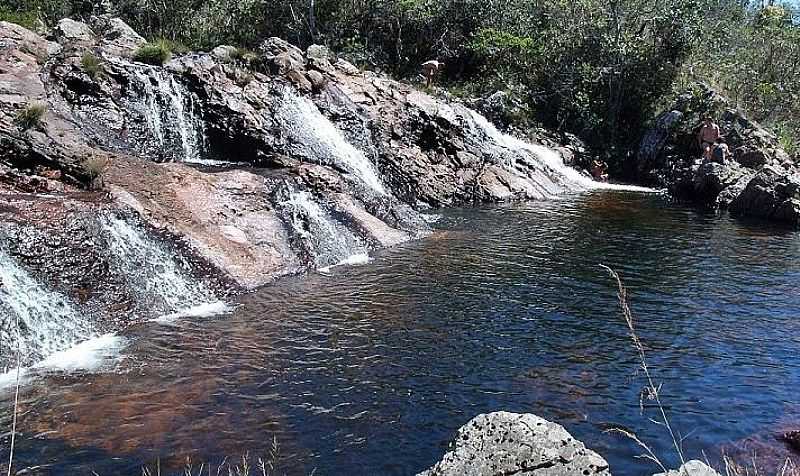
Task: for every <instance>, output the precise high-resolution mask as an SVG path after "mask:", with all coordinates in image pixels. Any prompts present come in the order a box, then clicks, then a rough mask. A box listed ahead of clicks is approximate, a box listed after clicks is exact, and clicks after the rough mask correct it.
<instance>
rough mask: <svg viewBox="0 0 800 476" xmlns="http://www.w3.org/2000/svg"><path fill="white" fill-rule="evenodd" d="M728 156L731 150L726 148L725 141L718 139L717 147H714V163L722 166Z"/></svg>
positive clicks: (721, 138)
mask: <svg viewBox="0 0 800 476" xmlns="http://www.w3.org/2000/svg"><path fill="white" fill-rule="evenodd" d="M730 155H731V150H730V149H729V148H728V144H726V143H725V139H724V138H723V137H720V138H718V139H717V145H716V146H714V158H713V160H714V162H719V163H720V164H724V163H725V162H726V161H727V160H728V158H729V157H730Z"/></svg>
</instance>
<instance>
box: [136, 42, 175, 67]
mask: <svg viewBox="0 0 800 476" xmlns="http://www.w3.org/2000/svg"><path fill="white" fill-rule="evenodd" d="M171 57H172V50H171V49H170V45H169V44H168V43H167V42H166V41H163V40H159V41H156V42H154V43H147V44H145V45H143V46H142V47H140V48H139V49H138V50H136V52H135V53H134V54H133V59H134V60H136V61H139V62H140V63H147V64H151V65H153V66H162V65H163V64H164V63H166V62H167V61H169V59H170V58H171Z"/></svg>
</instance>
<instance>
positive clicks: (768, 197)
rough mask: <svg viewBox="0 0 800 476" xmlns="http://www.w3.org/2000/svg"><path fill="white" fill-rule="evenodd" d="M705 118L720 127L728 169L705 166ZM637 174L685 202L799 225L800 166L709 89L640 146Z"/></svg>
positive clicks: (680, 105) (678, 108)
mask: <svg viewBox="0 0 800 476" xmlns="http://www.w3.org/2000/svg"><path fill="white" fill-rule="evenodd" d="M705 115H710V116H711V117H712V118H713V119H714V120H715V121H716V122H717V123H718V125H719V126H720V129H721V131H722V134H723V136H724V137H725V140H726V142H727V144H728V146H729V147H730V150H731V152H732V157H731V159H730V160H727V161H726V162H725V163H724V164H721V163H702V159H701V152H700V150H699V147H698V145H697V143H696V134H697V131H698V130H699V125H700V122H701V118H702V117H703V116H705ZM636 169H637V173H638V175H639V178H640V179H641V180H644V181H647V182H651V183H653V184H656V185H659V186H665V187H667V188H669V189H670V191H671V192H672V193H673V194H674V195H676V196H678V197H680V198H684V199H688V200H691V201H694V202H698V203H701V204H705V205H710V206H716V207H720V208H729V207H730V208H731V211H732V212H734V213H736V214H737V215H741V216H752V217H758V218H764V219H769V220H772V221H780V222H785V223H788V224H791V225H797V218H796V205H795V204H794V203H793V202H792V200H793V195H792V190H793V189H792V186H791V185H790V184H791V183H794V182H795V181H796V180H797V179H796V177H797V174H798V172H799V169H798V167H797V165H796V163H795V161H794V160H793V159H792V158H791V157H790V156H789V155H788V154H787V153H786V152H785V151H784V150H783V149H782V148H781V147H780V144H779V142H778V139H777V138H776V137H775V136H774V135H773V134H772V133H770V132H769V131H767V130H766V129H764V128H763V127H761V126H760V125H759V124H758V123H756V122H754V121H752V120H750V119H748V118H747V117H746V116H745V115H744V114H743V113H742V112H741V111H738V110H736V109H735V108H733V107H732V106H731V104H730V103H729V102H728V101H727V99H725V98H724V97H722V96H721V95H719V94H718V93H717V92H716V91H714V90H713V89H711V88H710V87H708V86H707V85H704V84H697V85H696V86H695V87H694V88H693V90H691V91H689V92H687V93H685V94H683V95H681V96H680V97H678V99H677V100H676V101H675V104H673V106H672V107H671V108H670V109H668V110H667V111H665V112H664V113H662V114H661V115H659V116H658V118H657V119H656V120H655V122H654V124H653V126H652V127H651V129H650V130H649V131H648V132H647V133H646V134H645V136H644V137H643V139H642V141H641V143H640V146H639V151H638V155H637V160H636ZM767 169H769V171H766V170H767ZM751 183H752V186H750V184H751Z"/></svg>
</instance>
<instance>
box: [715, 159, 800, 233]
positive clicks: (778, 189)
mask: <svg viewBox="0 0 800 476" xmlns="http://www.w3.org/2000/svg"><path fill="white" fill-rule="evenodd" d="M730 210H731V212H732V213H734V214H735V215H740V216H751V217H758V218H767V219H771V220H775V221H781V222H786V223H789V224H792V225H795V226H797V225H800V174H796V173H789V172H787V171H786V170H784V169H781V168H778V167H773V166H767V167H764V168H762V169H761V171H760V172H759V173H758V174H756V176H755V177H754V178H753V179H752V180H751V181H750V183H748V184H747V186H746V187H745V188H744V190H743V191H742V193H741V194H739V196H738V197H736V198H735V199H734V200H733V201H732V202H731V204H730Z"/></svg>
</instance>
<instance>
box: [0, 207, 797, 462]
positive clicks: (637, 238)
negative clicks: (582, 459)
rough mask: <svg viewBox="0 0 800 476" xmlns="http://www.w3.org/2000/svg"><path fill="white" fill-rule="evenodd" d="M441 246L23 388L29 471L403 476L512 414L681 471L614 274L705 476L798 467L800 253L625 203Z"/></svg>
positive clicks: (146, 329)
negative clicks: (734, 460)
mask: <svg viewBox="0 0 800 476" xmlns="http://www.w3.org/2000/svg"><path fill="white" fill-rule="evenodd" d="M437 227H438V228H439V229H440V230H441V231H439V232H437V233H436V234H434V235H433V236H432V237H430V238H429V239H425V240H421V241H418V242H414V243H410V244H406V245H404V246H401V247H398V248H395V249H392V250H388V251H385V252H382V253H380V254H378V255H377V256H375V257H374V258H375V259H374V260H373V262H372V263H370V264H368V265H365V266H359V267H349V268H334V270H333V271H332V272H331V273H330V274H329V275H324V274H314V275H310V276H304V277H297V278H291V279H287V280H284V281H281V282H280V283H279V284H277V285H274V286H270V287H267V288H264V289H262V290H261V291H259V292H256V293H254V294H251V295H246V296H243V297H241V298H239V299H238V301H237V303H236V304H237V307H236V309H235V310H234V311H233V312H232V313H231V314H229V315H226V316H216V317H208V318H195V319H182V320H178V321H176V322H174V323H172V324H169V325H164V324H156V323H149V324H146V325H142V326H140V327H137V328H134V329H130V330H128V331H126V333H125V334H124V337H125V338H126V339H127V340H128V345H127V347H126V348H125V349H124V350H123V351H122V360H121V361H120V362H119V363H118V364H117V365H116V368H115V369H114V370H106V371H100V372H96V373H88V374H86V373H84V374H81V373H78V374H76V373H72V374H56V375H50V376H46V377H41V378H39V380H37V381H36V382H34V383H33V384H30V385H28V386H25V387H23V389H22V395H21V399H22V402H23V403H22V406H21V411H22V413H21V417H20V428H21V431H22V432H23V436H22V437H21V438H20V440H19V441H18V453H17V459H18V461H19V462H20V463H21V464H24V465H31V466H41V468H40V469H39V470H36V471H33V474H38V473H42V474H92V473H91V471H95V472H96V473H97V474H99V475H111V474H141V470H140V468H141V466H142V464H153V463H154V462H156V461H159V462H160V465H161V467H162V468H163V469H164V471H166V470H167V469H170V470H177V469H178V468H179V467H180V465H181V464H183V462H184V461H185V460H186V458H187V457H190V458H191V459H192V460H193V461H195V462H199V461H210V462H214V463H218V462H219V461H220V460H221V459H222V458H223V457H225V456H229V457H232V458H237V457H240V456H241V455H242V454H244V453H246V452H247V453H249V455H250V456H251V457H253V458H254V457H256V456H262V455H267V454H268V453H269V451H270V448H271V446H272V444H273V439H275V440H276V441H277V442H278V458H277V465H278V468H279V473H281V474H282V473H286V474H309V473H312V472H313V471H315V474H318V475H327V474H370V475H371V474H387V475H395V474H396V475H408V474H414V473H416V472H419V471H421V470H424V469H426V468H427V467H429V466H430V465H431V464H433V463H434V462H435V461H437V460H438V459H439V458H440V457H441V456H442V454H443V453H444V452H445V449H446V446H447V443H448V441H449V440H450V439H451V438H452V436H453V434H454V432H455V430H456V429H457V428H458V427H459V426H461V425H463V424H464V423H466V422H467V421H468V420H469V419H471V418H472V417H474V416H475V415H477V414H479V413H484V412H490V411H496V410H508V411H515V412H532V413H535V414H538V415H540V416H543V417H545V418H547V419H550V420H553V421H556V422H558V423H560V424H562V425H564V426H565V427H566V428H567V429H568V430H569V431H570V432H571V433H572V434H573V435H574V436H576V437H577V438H579V439H581V440H582V441H584V442H585V443H586V445H587V446H589V447H591V448H593V449H595V450H596V451H597V452H599V453H600V454H601V455H602V456H604V457H605V458H606V459H607V460H608V461H609V462H610V464H611V468H612V471H613V472H614V474H616V475H631V476H632V475H642V474H652V473H653V472H655V470H656V469H657V468H656V467H655V466H653V465H652V464H651V463H648V462H647V461H645V460H642V459H638V458H636V457H635V456H636V455H638V454H639V453H640V451H638V450H637V448H636V446H635V445H634V444H633V443H632V442H631V441H629V440H627V439H625V438H624V437H620V436H618V435H616V434H611V433H607V432H605V430H607V429H609V428H612V427H615V426H619V427H623V428H627V429H630V430H633V431H635V432H636V433H637V434H638V435H639V436H640V437H641V438H642V439H643V440H645V441H646V442H647V443H648V444H650V445H651V446H652V447H653V449H654V450H655V452H656V453H657V454H658V455H660V456H661V457H662V458H663V460H664V461H665V462H666V463H669V464H673V465H674V464H675V463H676V461H677V459H676V457H675V455H674V454H673V452H671V451H670V446H671V442H670V441H669V439H668V437H667V435H666V433H665V431H664V429H663V428H660V427H659V426H657V425H655V424H653V423H650V422H649V421H648V416H654V414H653V413H652V411H653V409H652V408H651V406H650V405H649V404H648V402H645V403H646V405H645V407H646V408H645V414H644V415H642V414H641V413H640V408H639V402H640V399H639V395H640V390H641V389H642V386H643V381H642V378H641V375H639V374H638V373H637V369H638V362H637V358H636V353H635V349H634V348H633V347H632V345H631V341H630V339H629V336H628V335H627V332H626V327H625V325H624V323H623V321H622V318H621V315H620V312H619V309H618V307H617V303H616V295H615V287H614V283H613V282H612V281H611V280H610V278H609V276H608V275H607V274H606V273H605V272H604V271H603V270H602V269H601V268H600V267H599V266H598V264H599V263H604V264H606V265H608V266H611V267H613V268H615V269H616V270H618V271H619V272H620V274H621V276H622V278H623V280H624V281H625V284H626V285H627V286H628V287H629V288H630V292H631V306H632V308H633V311H634V313H635V315H636V318H637V325H638V327H639V330H640V336H641V338H642V340H643V341H644V342H645V345H646V347H647V350H648V357H649V364H650V366H651V369H652V371H653V373H654V375H655V377H656V379H657V380H658V381H659V382H661V383H662V384H663V390H662V393H663V401H664V403H665V405H666V407H667V411H668V413H669V415H670V417H671V419H672V422H673V425H674V427H675V428H676V429H677V430H678V431H680V432H681V435H682V436H683V437H684V438H685V439H684V441H683V446H684V449H685V452H686V454H687V456H689V457H693V458H700V459H704V458H705V457H706V456H707V457H708V459H709V460H710V461H711V462H712V463H716V462H717V461H718V458H719V455H720V454H721V452H722V451H726V452H729V453H731V454H733V455H746V454H748V452H750V451H753V450H754V449H755V450H756V451H757V452H758V453H759V457H760V458H765V460H767V463H765V464H769V461H775V460H777V459H778V458H783V457H785V456H786V455H788V454H789V453H788V450H787V449H786V448H784V447H783V446H782V445H781V443H779V442H778V441H777V440H776V439H775V437H774V435H775V433H776V432H777V431H779V430H780V429H781V428H785V427H790V426H792V425H795V426H798V427H800V417H798V415H800V412H798V409H800V392H798V391H797V389H798V388H800V319H799V318H798V317H800V316H799V314H800V295H798V285H800V235H798V234H797V233H795V232H791V231H788V230H782V229H774V228H769V227H768V226H767V225H765V224H764V223H758V224H747V223H742V222H738V221H735V220H733V219H730V218H728V217H725V216H723V217H720V216H716V215H714V214H704V213H700V212H697V211H693V210H690V209H684V208H680V207H677V206H675V205H673V204H670V203H669V202H668V201H667V200H666V199H664V198H662V197H659V196H657V195H639V194H621V193H609V192H598V193H590V194H585V195H581V196H577V197H571V198H566V199H563V200H559V201H554V202H547V203H535V204H525V205H514V206H507V207H501V208H482V209H468V210H456V211H449V212H446V213H444V214H443V217H442V219H441V220H440V221H439V222H438V224H437ZM9 398H10V397H9V395H8V394H7V392H6V394H2V396H0V404H1V405H2V406H3V408H4V409H8V408H9ZM2 424H3V427H6V426H7V425H8V419H7V418H5V420H3V423H2ZM3 431H4V430H3V429H2V428H0V433H2V432H3ZM3 441H4V442H7V439H5V440H3ZM704 454H705V455H706V456H704ZM3 455H5V456H4V457H5V458H7V448H5V447H4V448H0V456H3ZM259 474H260V473H259Z"/></svg>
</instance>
